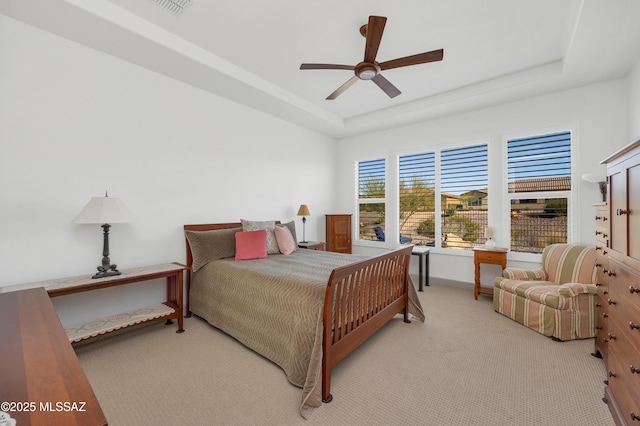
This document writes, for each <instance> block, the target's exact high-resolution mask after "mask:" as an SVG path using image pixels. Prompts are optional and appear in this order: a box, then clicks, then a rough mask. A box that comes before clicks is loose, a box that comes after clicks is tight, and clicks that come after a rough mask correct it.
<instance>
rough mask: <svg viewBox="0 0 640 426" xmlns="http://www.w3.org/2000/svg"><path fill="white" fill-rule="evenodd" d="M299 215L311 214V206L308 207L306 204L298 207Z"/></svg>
mask: <svg viewBox="0 0 640 426" xmlns="http://www.w3.org/2000/svg"><path fill="white" fill-rule="evenodd" d="M298 216H311V213H309V207H307V205H306V204H301V205H300V208H299V209H298Z"/></svg>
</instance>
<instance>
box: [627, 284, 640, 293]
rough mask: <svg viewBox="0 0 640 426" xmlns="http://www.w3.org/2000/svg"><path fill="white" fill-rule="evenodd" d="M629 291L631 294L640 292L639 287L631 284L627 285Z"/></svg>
mask: <svg viewBox="0 0 640 426" xmlns="http://www.w3.org/2000/svg"><path fill="white" fill-rule="evenodd" d="M629 293H631V294H633V293H640V288H638V287H634V286H632V285H630V286H629Z"/></svg>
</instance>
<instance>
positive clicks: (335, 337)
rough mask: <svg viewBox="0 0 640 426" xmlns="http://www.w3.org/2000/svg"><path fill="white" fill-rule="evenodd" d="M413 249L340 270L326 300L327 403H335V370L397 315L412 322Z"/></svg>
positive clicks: (324, 376)
mask: <svg viewBox="0 0 640 426" xmlns="http://www.w3.org/2000/svg"><path fill="white" fill-rule="evenodd" d="M412 249H413V246H407V247H405V248H401V249H397V250H394V251H392V252H390V253H386V254H382V255H379V256H375V257H372V258H370V259H366V260H363V261H360V262H356V263H353V264H350V265H346V266H343V267H340V268H336V269H334V270H333V272H332V273H331V276H330V277H329V282H328V283H327V289H326V293H325V299H324V316H323V328H324V331H323V345H322V350H323V353H322V401H323V402H329V401H331V399H332V397H331V392H330V387H331V369H332V368H333V366H334V365H336V364H337V363H338V362H340V361H341V360H342V359H343V358H344V357H346V356H347V355H348V354H349V353H351V352H352V351H353V350H354V349H355V348H357V347H358V346H360V344H362V343H363V342H364V341H365V340H367V339H368V338H369V337H370V336H371V335H373V334H374V333H375V332H376V331H378V330H379V329H380V328H381V327H382V326H383V325H385V324H386V323H387V322H388V321H389V320H390V319H391V318H393V317H394V316H395V315H396V314H397V313H399V312H403V313H404V321H405V322H410V321H409V312H408V303H409V293H408V285H409V279H408V274H409V262H410V261H411V251H412Z"/></svg>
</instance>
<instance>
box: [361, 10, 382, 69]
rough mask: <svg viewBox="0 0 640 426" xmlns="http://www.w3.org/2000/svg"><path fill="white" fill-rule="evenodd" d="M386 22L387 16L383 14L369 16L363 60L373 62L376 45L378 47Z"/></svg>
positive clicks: (376, 52)
mask: <svg viewBox="0 0 640 426" xmlns="http://www.w3.org/2000/svg"><path fill="white" fill-rule="evenodd" d="M386 23H387V18H385V17H384V16H369V23H368V24H367V43H366V45H365V48H364V62H371V63H373V62H374V61H375V60H376V55H377V54H378V47H380V41H381V40H382V33H383V32H384V26H385V24H386Z"/></svg>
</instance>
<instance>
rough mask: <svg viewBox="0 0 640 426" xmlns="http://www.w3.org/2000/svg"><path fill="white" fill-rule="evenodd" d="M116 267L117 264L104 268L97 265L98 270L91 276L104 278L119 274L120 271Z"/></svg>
mask: <svg viewBox="0 0 640 426" xmlns="http://www.w3.org/2000/svg"><path fill="white" fill-rule="evenodd" d="M117 267H118V265H109V267H108V268H106V269H105V267H104V266H98V272H96V274H95V275H94V276H92V277H91V278H105V277H112V276H114V275H121V274H122V272H120V271H118V269H116V268H117Z"/></svg>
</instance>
